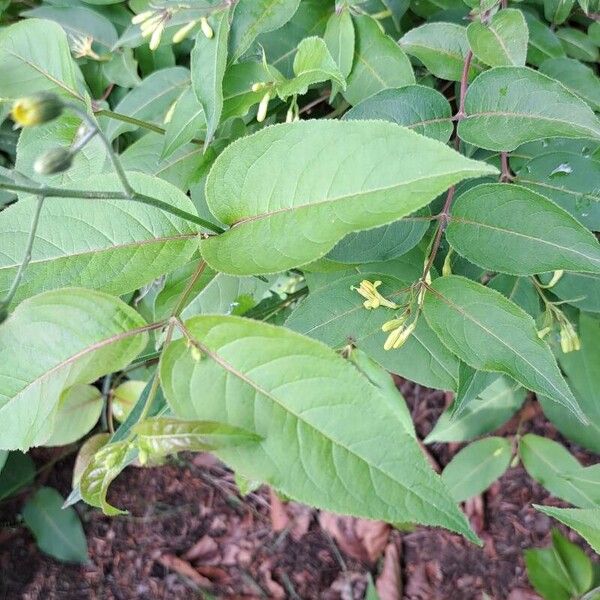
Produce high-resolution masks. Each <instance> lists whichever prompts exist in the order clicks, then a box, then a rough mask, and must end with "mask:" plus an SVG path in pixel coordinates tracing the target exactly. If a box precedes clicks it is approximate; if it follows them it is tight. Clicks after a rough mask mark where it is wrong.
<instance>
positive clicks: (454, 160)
mask: <svg viewBox="0 0 600 600" xmlns="http://www.w3.org/2000/svg"><path fill="white" fill-rule="evenodd" d="M323 156H326V157H327V159H326V160H323V159H322V158H321V157H323ZM389 156H406V160H404V161H401V162H400V163H398V164H397V165H394V168H393V169H389V168H388V161H387V159H388V158H389ZM494 172H496V170H495V168H494V167H491V166H489V165H486V164H485V163H480V162H476V161H472V160H469V159H466V158H464V157H462V156H461V155H459V154H458V153H456V152H454V151H453V150H450V149H449V148H448V147H447V146H445V145H443V144H441V143H440V142H437V141H434V140H430V139H428V138H424V137H421V136H418V135H417V134H415V133H413V132H412V131H409V130H407V129H403V128H401V127H398V126H397V125H393V124H391V123H385V122H376V121H333V120H330V121H319V122H318V121H303V122H300V123H292V124H287V125H277V126H274V127H268V128H266V129H263V130H261V131H259V132H258V133H255V134H254V135H251V136H248V137H245V138H242V139H239V140H237V141H236V142H234V143H233V144H231V145H230V146H228V147H227V148H226V149H225V151H224V152H223V153H222V154H221V155H220V156H219V157H218V158H217V160H216V161H215V164H214V165H213V167H212V169H211V172H210V174H209V176H208V181H207V183H206V197H207V201H208V206H209V208H210V210H211V212H212V213H213V214H214V215H215V217H216V218H217V219H219V220H220V221H221V222H223V223H225V224H226V225H229V226H231V228H230V229H229V230H228V231H226V232H225V233H224V234H222V235H219V236H213V237H211V238H210V239H206V240H203V241H202V242H201V243H200V247H201V251H202V255H203V257H204V259H205V260H206V261H207V262H208V264H209V265H211V266H212V267H213V268H215V269H216V270H219V271H223V272H225V273H230V274H235V275H255V274H259V273H274V272H279V271H283V270H285V269H289V268H292V267H296V266H300V265H304V264H307V263H309V262H311V261H313V260H315V259H317V258H320V257H322V256H324V255H325V254H326V253H327V252H328V251H329V250H331V248H333V246H334V245H335V243H336V242H337V241H338V240H340V239H341V238H342V237H344V235H346V234H348V233H351V232H352V231H358V230H361V229H369V228H371V227H376V226H379V225H385V224H386V223H390V222H392V221H396V220H398V219H400V218H401V217H404V216H406V215H408V214H410V213H412V212H414V211H415V210H418V209H419V208H421V207H423V206H425V205H426V204H428V203H429V202H430V201H431V200H432V199H433V198H435V197H436V196H437V195H438V194H439V193H441V192H442V191H444V190H445V189H447V188H448V187H449V186H450V185H452V184H454V183H457V182H458V181H460V180H461V179H464V178H467V177H476V176H479V175H485V174H487V173H494ZM365 204H368V205H369V212H368V213H367V212H366V211H365V210H364V206H365ZM274 249H275V251H274Z"/></svg>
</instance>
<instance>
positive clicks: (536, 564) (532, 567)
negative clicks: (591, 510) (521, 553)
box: [525, 529, 594, 600]
mask: <svg viewBox="0 0 600 600" xmlns="http://www.w3.org/2000/svg"><path fill="white" fill-rule="evenodd" d="M525 564H526V566H527V574H528V576H529V580H530V581H531V583H532V585H533V587H534V588H535V589H536V591H538V592H539V593H540V594H542V596H543V597H544V598H545V599H546V600H571V599H572V598H581V597H582V594H584V593H585V592H586V591H588V590H589V589H590V587H591V585H592V581H593V575H594V572H593V567H592V562H591V561H590V559H589V558H588V557H587V556H586V554H585V552H584V551H583V550H582V549H581V548H579V546H577V545H576V544H573V543H572V542H570V541H569V540H568V539H567V538H565V537H564V536H562V535H561V534H560V532H559V531H558V530H556V529H554V530H553V531H552V547H551V548H550V549H545V550H526V551H525Z"/></svg>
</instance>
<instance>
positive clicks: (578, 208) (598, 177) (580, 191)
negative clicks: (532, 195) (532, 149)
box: [516, 143, 600, 231]
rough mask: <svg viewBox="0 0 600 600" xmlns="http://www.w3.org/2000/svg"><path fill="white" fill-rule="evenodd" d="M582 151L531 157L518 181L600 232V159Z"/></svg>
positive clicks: (586, 145) (586, 148) (588, 145)
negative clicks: (595, 158) (594, 158)
mask: <svg viewBox="0 0 600 600" xmlns="http://www.w3.org/2000/svg"><path fill="white" fill-rule="evenodd" d="M591 148H593V145H592V143H584V144H583V148H582V152H578V153H573V152H550V153H548V154H542V155H540V156H536V157H535V158H533V159H531V160H530V161H529V162H527V163H525V165H524V166H523V167H522V168H521V169H520V170H519V171H518V173H517V178H516V182H517V183H519V184H521V185H524V186H525V187H528V188H530V189H532V190H534V191H536V192H538V193H540V194H543V195H544V196H546V197H548V198H550V199H551V200H554V202H556V203H557V204H558V205H560V206H562V207H563V208H564V209H565V210H567V211H569V212H570V213H571V214H572V215H573V216H574V217H575V218H576V219H577V220H578V221H579V222H581V223H583V224H584V225H585V226H586V227H589V228H590V229H591V230H592V231H600V162H599V161H597V160H593V159H592V158H591V157H590V149H591Z"/></svg>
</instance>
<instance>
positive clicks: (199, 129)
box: [161, 36, 206, 158]
mask: <svg viewBox="0 0 600 600" xmlns="http://www.w3.org/2000/svg"><path fill="white" fill-rule="evenodd" d="M202 37H204V36H202ZM205 135H206V117H205V115H204V109H203V108H202V104H200V102H199V101H198V98H196V94H195V92H194V90H193V89H192V87H189V88H188V89H187V90H185V92H183V94H181V96H180V97H179V99H178V100H177V102H176V103H175V107H174V109H173V116H172V117H171V120H170V121H169V122H168V123H167V126H166V131H165V136H164V146H163V150H162V154H161V158H168V157H169V156H171V155H172V154H173V152H175V151H176V150H178V149H179V148H181V146H184V145H185V144H187V143H188V142H190V141H191V140H192V139H194V138H198V137H199V138H201V139H203V138H204V136H205Z"/></svg>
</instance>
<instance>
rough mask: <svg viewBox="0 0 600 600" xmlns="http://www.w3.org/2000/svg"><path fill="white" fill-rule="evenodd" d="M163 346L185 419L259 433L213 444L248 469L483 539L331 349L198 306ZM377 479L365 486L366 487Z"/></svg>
mask: <svg viewBox="0 0 600 600" xmlns="http://www.w3.org/2000/svg"><path fill="white" fill-rule="evenodd" d="M186 327H187V329H188V334H189V335H190V336H192V338H193V340H194V341H193V343H194V344H195V345H196V347H197V349H198V350H200V352H201V354H202V358H201V359H200V360H199V361H197V360H195V359H194V358H193V357H192V355H191V353H190V350H189V349H188V347H187V345H186V341H185V340H177V341H175V342H172V343H171V344H170V345H169V346H168V347H167V348H166V350H165V352H164V353H163V356H162V358H161V364H160V374H161V381H162V383H163V387H164V390H165V393H166V395H167V399H168V401H169V404H170V406H171V408H172V410H173V411H174V413H175V414H176V415H178V416H179V417H181V418H185V419H209V420H216V421H218V422H222V423H229V424H230V425H233V426H236V427H242V428H243V429H246V430H248V431H252V432H254V433H256V434H258V435H259V436H261V437H262V438H263V440H262V441H261V442H260V443H257V444H252V445H249V446H247V447H241V448H232V449H226V448H224V449H221V450H218V451H217V452H216V454H218V455H219V456H220V457H221V458H222V459H223V460H225V461H226V462H227V463H229V464H230V465H231V466H232V467H233V469H234V470H235V471H239V472H240V473H241V474H242V475H243V476H245V477H246V478H248V479H258V480H261V481H265V482H267V483H268V484H269V485H272V486H273V487H274V488H275V489H277V490H279V491H281V492H282V493H283V494H285V495H286V496H288V497H290V498H294V499H295V500H298V501H300V502H305V503H309V504H311V505H313V506H319V507H321V508H324V509H326V510H331V511H336V512H341V513H347V514H353V515H356V516H363V517H367V518H372V519H380V520H385V521H388V522H398V521H415V522H418V523H428V524H430V525H440V526H443V527H447V528H450V529H451V530H453V531H457V532H460V533H462V534H464V535H466V536H467V537H468V538H469V539H471V540H473V541H476V539H477V538H476V537H475V536H474V534H473V533H472V532H471V531H470V529H469V528H468V526H467V523H466V519H465V518H464V515H462V513H461V512H460V511H459V510H458V509H457V507H456V506H455V505H454V504H453V503H452V501H451V500H450V497H449V495H448V492H447V490H446V489H445V487H444V486H443V485H442V483H441V481H440V480H439V478H438V477H437V476H436V475H435V474H434V473H433V472H432V471H431V469H429V468H428V466H427V464H426V460H425V458H424V456H423V455H422V453H421V451H420V449H419V447H418V444H417V443H416V441H415V439H414V438H413V436H412V434H411V433H410V432H409V431H408V430H406V429H405V428H404V425H403V424H402V420H401V419H399V417H398V415H397V413H396V411H394V410H391V409H390V408H389V406H388V403H387V401H386V400H385V399H384V398H383V397H382V396H381V394H380V392H378V391H377V389H376V387H375V386H373V385H372V384H371V383H370V382H369V381H368V380H367V379H366V378H364V377H363V376H362V375H361V374H360V373H359V372H358V371H357V369H356V368H355V367H354V366H353V365H352V364H350V363H348V362H346V361H344V360H343V359H342V358H340V357H339V356H338V355H337V354H336V353H335V352H334V351H333V350H331V349H329V348H327V347H325V346H323V345H322V344H320V343H318V342H316V341H314V340H310V339H309V338H305V337H303V336H301V335H298V334H297V333H293V332H291V331H289V330H287V329H284V328H280V327H274V326H271V325H266V324H264V323H259V322H256V321H251V320H248V319H243V318H240V317H210V316H202V317H195V318H193V319H191V320H189V321H187V323H186ZM366 486H368V487H369V489H375V490H377V493H376V494H363V493H359V490H361V489H366Z"/></svg>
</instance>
